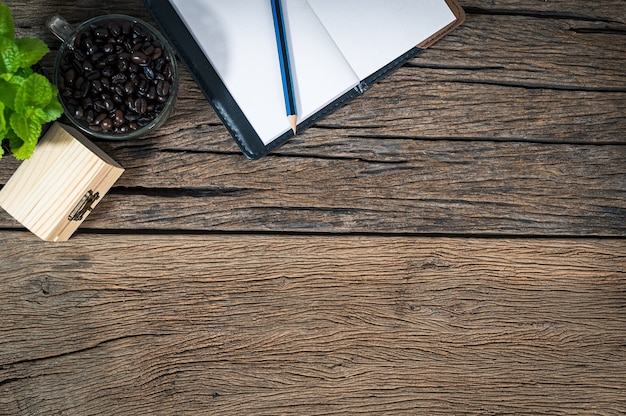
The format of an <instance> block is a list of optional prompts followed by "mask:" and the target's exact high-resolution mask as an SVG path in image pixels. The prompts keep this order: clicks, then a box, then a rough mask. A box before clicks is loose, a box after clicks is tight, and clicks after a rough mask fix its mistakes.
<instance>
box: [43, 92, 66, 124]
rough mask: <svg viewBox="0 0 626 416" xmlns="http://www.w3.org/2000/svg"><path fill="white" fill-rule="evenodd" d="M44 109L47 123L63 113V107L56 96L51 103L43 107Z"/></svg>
mask: <svg viewBox="0 0 626 416" xmlns="http://www.w3.org/2000/svg"><path fill="white" fill-rule="evenodd" d="M43 111H44V113H45V114H46V118H45V120H46V121H45V123H49V122H51V121H54V120H56V119H57V118H59V117H61V115H62V114H63V107H62V106H61V103H60V102H59V100H57V99H56V96H55V98H54V99H52V100H50V103H49V104H48V105H47V106H45V107H44V108H43Z"/></svg>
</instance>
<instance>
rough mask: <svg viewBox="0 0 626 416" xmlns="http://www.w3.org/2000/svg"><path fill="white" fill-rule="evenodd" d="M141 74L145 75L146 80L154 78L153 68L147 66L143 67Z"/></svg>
mask: <svg viewBox="0 0 626 416" xmlns="http://www.w3.org/2000/svg"><path fill="white" fill-rule="evenodd" d="M143 74H144V75H145V76H146V79H147V80H148V81H152V80H153V79H154V70H153V69H152V68H150V67H149V66H144V67H143Z"/></svg>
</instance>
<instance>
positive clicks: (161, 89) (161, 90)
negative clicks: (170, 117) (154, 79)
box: [156, 81, 171, 97]
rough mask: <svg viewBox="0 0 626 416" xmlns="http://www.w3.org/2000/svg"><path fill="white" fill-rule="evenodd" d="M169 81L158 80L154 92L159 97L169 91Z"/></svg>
mask: <svg viewBox="0 0 626 416" xmlns="http://www.w3.org/2000/svg"><path fill="white" fill-rule="evenodd" d="M170 87H171V86H170V83H169V82H167V81H159V82H158V84H157V86H156V92H157V94H159V95H160V96H161V97H165V96H167V95H168V94H169V93H170Z"/></svg>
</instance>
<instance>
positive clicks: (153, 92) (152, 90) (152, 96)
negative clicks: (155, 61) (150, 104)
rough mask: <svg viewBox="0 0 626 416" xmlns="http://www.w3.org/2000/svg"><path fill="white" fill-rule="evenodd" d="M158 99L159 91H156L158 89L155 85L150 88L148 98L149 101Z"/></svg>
mask: <svg viewBox="0 0 626 416" xmlns="http://www.w3.org/2000/svg"><path fill="white" fill-rule="evenodd" d="M156 97H157V90H156V88H155V87H154V85H153V86H151V87H150V89H149V90H148V92H147V93H146V98H147V99H148V100H154V99H155V98H156Z"/></svg>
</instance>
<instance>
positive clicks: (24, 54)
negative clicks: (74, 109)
mask: <svg viewBox="0 0 626 416" xmlns="http://www.w3.org/2000/svg"><path fill="white" fill-rule="evenodd" d="M49 51H50V49H49V48H48V46H47V45H46V44H45V43H44V42H43V41H42V40H41V39H37V38H28V37H24V38H18V39H15V27H14V23H13V16H12V15H11V11H10V10H9V7H8V6H7V5H6V4H4V3H0V143H4V144H5V145H6V144H8V146H7V147H8V149H9V150H10V151H11V153H12V154H13V156H15V158H16V159H19V160H24V159H27V158H29V157H30V156H31V155H32V153H33V151H34V150H35V146H36V145H37V141H38V140H39V136H40V135H41V130H42V125H43V124H45V123H49V122H51V121H54V120H56V119H57V118H59V117H60V116H61V114H63V108H62V107H61V104H60V103H59V101H58V98H57V96H58V89H57V87H56V86H55V85H53V84H52V83H51V82H50V81H49V80H48V79H47V78H46V77H45V76H43V75H41V74H38V73H35V72H33V70H32V69H31V67H32V66H33V65H35V64H37V63H38V62H39V61H40V60H41V58H43V57H44V56H45V55H46V54H47V53H48V52H49ZM3 147H5V146H0V157H2V155H3V154H4V149H3Z"/></svg>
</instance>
